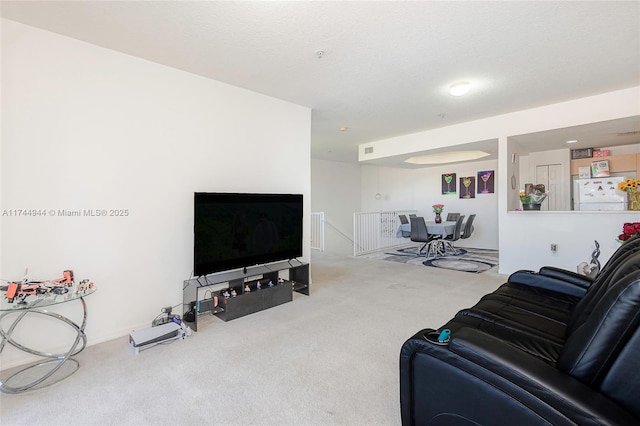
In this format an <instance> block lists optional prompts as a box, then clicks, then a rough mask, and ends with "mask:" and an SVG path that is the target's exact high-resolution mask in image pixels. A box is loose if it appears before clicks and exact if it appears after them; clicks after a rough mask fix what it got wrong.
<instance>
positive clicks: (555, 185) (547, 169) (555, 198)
mask: <svg viewBox="0 0 640 426" xmlns="http://www.w3.org/2000/svg"><path fill="white" fill-rule="evenodd" d="M565 179H566V177H565V173H564V167H563V165H562V164H543V165H538V166H536V183H539V184H540V183H541V184H543V185H544V186H545V188H546V191H547V198H546V199H545V201H544V202H543V203H542V206H541V208H540V210H569V205H568V204H569V203H568V201H567V200H568V199H569V194H565V187H566V185H565V184H564V181H565ZM565 201H566V205H565Z"/></svg>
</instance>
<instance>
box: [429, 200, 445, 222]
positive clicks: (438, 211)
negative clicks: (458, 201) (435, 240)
mask: <svg viewBox="0 0 640 426" xmlns="http://www.w3.org/2000/svg"><path fill="white" fill-rule="evenodd" d="M431 207H433V212H434V213H435V214H436V219H435V221H436V223H442V217H441V216H440V214H441V213H442V209H444V204H434V205H433V206H431Z"/></svg>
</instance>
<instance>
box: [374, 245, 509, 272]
mask: <svg viewBox="0 0 640 426" xmlns="http://www.w3.org/2000/svg"><path fill="white" fill-rule="evenodd" d="M458 250H459V254H458V255H455V256H454V255H447V256H443V257H438V258H436V259H426V258H425V257H424V252H423V255H422V256H418V248H417V247H416V246H412V247H405V248H400V249H397V250H393V251H390V250H387V251H385V252H378V253H372V254H369V255H366V256H365V257H367V258H370V259H376V260H386V261H390V262H401V263H409V264H414V265H424V266H430V267H434V268H443V269H452V270H455V271H464V272H472V273H476V274H478V273H481V272H484V271H488V270H489V269H491V268H493V267H495V266H497V265H498V251H497V250H489V249H476V248H458Z"/></svg>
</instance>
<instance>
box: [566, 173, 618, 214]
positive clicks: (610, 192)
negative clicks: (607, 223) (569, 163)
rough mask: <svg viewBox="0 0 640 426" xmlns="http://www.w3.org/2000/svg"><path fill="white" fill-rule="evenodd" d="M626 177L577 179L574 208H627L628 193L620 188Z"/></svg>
mask: <svg viewBox="0 0 640 426" xmlns="http://www.w3.org/2000/svg"><path fill="white" fill-rule="evenodd" d="M624 180H625V178H624V177H619V176H616V177H604V178H593V179H576V180H575V181H574V182H575V183H574V185H575V186H574V191H573V209H574V210H591V211H594V210H614V211H615V210H626V209H627V193H626V192H624V191H620V190H619V189H618V183H620V182H622V181H624Z"/></svg>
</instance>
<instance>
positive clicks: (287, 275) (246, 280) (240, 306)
mask: <svg viewBox="0 0 640 426" xmlns="http://www.w3.org/2000/svg"><path fill="white" fill-rule="evenodd" d="M258 282H259V283H260V287H258ZM309 282H310V275H309V264H308V263H303V262H300V261H298V260H296V261H293V262H278V263H272V264H268V265H260V266H252V267H249V268H246V270H244V269H242V270H235V271H228V272H220V273H217V274H211V275H207V276H203V277H198V278H192V279H190V280H186V281H184V284H183V290H182V304H183V320H184V321H186V322H187V324H188V325H189V326H190V327H191V329H192V330H193V331H198V317H199V316H201V315H204V314H207V315H215V316H217V317H218V318H220V319H222V320H223V321H230V320H232V319H235V318H240V317H243V316H245V315H249V314H253V313H255V312H258V311H262V310H264V309H269V308H272V307H274V306H278V305H281V304H283V303H287V302H291V301H292V300H293V292H297V293H301V294H304V295H307V296H308V295H309ZM269 283H271V284H272V285H271V286H270V285H269ZM245 289H248V290H249V291H245ZM233 290H235V292H236V296H235V297H234V296H229V297H225V296H224V293H225V291H228V292H229V293H230V294H231V292H232V291H233Z"/></svg>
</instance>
